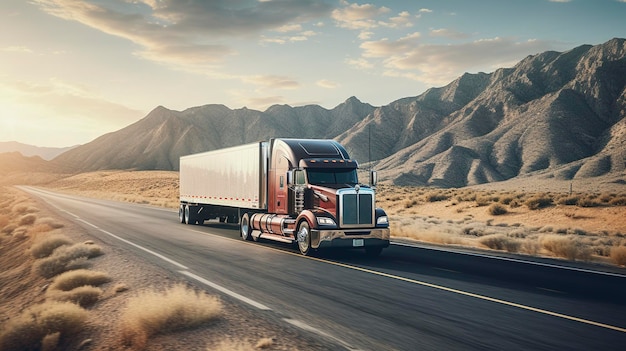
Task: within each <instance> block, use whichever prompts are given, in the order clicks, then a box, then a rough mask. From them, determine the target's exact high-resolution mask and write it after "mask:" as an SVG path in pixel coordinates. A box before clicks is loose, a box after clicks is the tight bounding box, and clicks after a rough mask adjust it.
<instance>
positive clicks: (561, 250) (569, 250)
mask: <svg viewBox="0 0 626 351" xmlns="http://www.w3.org/2000/svg"><path fill="white" fill-rule="evenodd" d="M541 245H542V246H543V247H544V248H545V249H546V250H548V251H550V252H552V253H553V254H554V255H555V256H557V257H564V258H567V259H569V260H573V261H575V260H584V261H588V260H589V259H590V258H591V250H590V249H589V248H587V247H585V245H583V244H582V243H581V242H580V241H579V240H576V239H572V238H570V237H567V236H562V235H546V236H544V237H543V238H542V239H541Z"/></svg>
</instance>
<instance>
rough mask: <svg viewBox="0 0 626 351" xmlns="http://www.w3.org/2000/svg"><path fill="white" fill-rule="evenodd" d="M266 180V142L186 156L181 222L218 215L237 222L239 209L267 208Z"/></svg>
mask: <svg viewBox="0 0 626 351" xmlns="http://www.w3.org/2000/svg"><path fill="white" fill-rule="evenodd" d="M266 184H267V142H257V143H252V144H246V145H241V146H236V147H231V148H225V149H220V150H215V151H209V152H203V153H199V154H193V155H188V156H183V157H181V158H180V184H179V186H180V202H181V207H180V211H181V212H180V215H181V222H182V221H183V220H184V221H185V223H194V224H195V223H200V222H203V221H204V220H207V219H212V218H219V219H220V220H221V221H222V222H224V221H228V222H233V223H235V222H237V220H238V209H255V210H265V209H267V185H266ZM185 209H187V210H185ZM198 211H201V212H198ZM200 224H201V223H200Z"/></svg>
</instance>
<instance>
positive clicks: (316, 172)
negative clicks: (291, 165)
mask: <svg viewBox="0 0 626 351" xmlns="http://www.w3.org/2000/svg"><path fill="white" fill-rule="evenodd" d="M307 177H308V180H309V184H313V185H321V184H352V185H354V184H357V183H358V182H359V180H358V178H357V175H356V169H307Z"/></svg>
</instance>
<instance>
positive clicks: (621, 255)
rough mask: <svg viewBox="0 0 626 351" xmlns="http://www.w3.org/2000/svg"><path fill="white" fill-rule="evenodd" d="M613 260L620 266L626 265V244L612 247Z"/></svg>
mask: <svg viewBox="0 0 626 351" xmlns="http://www.w3.org/2000/svg"><path fill="white" fill-rule="evenodd" d="M610 257H611V261H613V262H614V263H615V264H616V265H618V266H626V246H618V247H613V248H611V256H610Z"/></svg>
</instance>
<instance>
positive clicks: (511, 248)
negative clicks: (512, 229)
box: [479, 234, 521, 252]
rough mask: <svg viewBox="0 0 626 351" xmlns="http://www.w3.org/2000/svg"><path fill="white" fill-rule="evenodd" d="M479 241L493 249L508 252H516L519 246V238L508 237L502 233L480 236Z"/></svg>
mask: <svg viewBox="0 0 626 351" xmlns="http://www.w3.org/2000/svg"><path fill="white" fill-rule="evenodd" d="M479 242H480V243H481V244H482V245H484V246H486V247H488V248H490V249H494V250H506V251H508V252H518V251H519V248H520V246H521V242H520V241H519V240H515V239H512V238H509V237H507V236H505V235H502V234H491V235H485V236H483V237H481V238H480V240H479Z"/></svg>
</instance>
